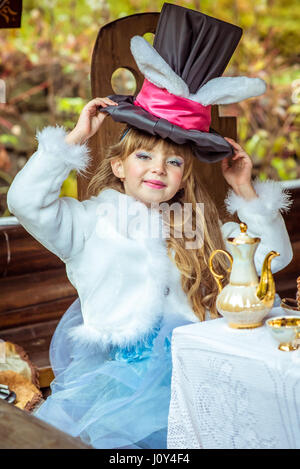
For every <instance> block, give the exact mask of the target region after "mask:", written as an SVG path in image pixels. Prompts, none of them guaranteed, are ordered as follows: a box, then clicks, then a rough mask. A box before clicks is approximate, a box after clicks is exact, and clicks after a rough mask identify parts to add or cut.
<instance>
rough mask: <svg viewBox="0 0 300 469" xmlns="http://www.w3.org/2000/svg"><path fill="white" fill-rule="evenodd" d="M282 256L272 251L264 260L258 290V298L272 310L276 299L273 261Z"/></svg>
mask: <svg viewBox="0 0 300 469" xmlns="http://www.w3.org/2000/svg"><path fill="white" fill-rule="evenodd" d="M277 256H280V254H279V253H278V252H276V251H270V252H269V253H268V254H267V255H266V257H265V260H264V263H263V266H262V271H261V277H260V282H259V285H258V287H257V290H256V295H257V297H258V298H259V299H260V300H261V301H262V302H263V303H264V304H265V305H266V306H269V307H270V308H271V307H272V306H273V303H274V298H275V293H276V290H275V282H274V278H273V275H272V272H271V261H272V259H274V257H277Z"/></svg>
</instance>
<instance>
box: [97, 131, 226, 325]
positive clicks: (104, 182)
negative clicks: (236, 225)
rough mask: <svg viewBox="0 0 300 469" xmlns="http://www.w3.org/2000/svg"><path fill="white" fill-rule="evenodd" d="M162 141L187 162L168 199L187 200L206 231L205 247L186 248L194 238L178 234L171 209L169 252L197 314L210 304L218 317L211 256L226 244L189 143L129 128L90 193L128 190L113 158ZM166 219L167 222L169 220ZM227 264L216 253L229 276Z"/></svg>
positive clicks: (109, 154)
mask: <svg viewBox="0 0 300 469" xmlns="http://www.w3.org/2000/svg"><path fill="white" fill-rule="evenodd" d="M159 143H162V144H163V149H164V151H165V152H168V151H169V152H175V153H176V154H178V155H181V156H183V157H184V162H185V164H184V172H183V177H182V185H183V189H181V190H179V191H178V192H177V194H175V196H174V197H173V198H172V199H171V200H170V201H168V202H167V203H168V204H169V205H172V204H173V203H175V202H178V203H179V204H181V205H182V206H183V204H186V203H189V204H191V205H190V207H192V211H191V213H192V229H193V231H194V232H195V230H196V231H197V232H198V230H199V229H200V228H201V229H202V231H201V232H202V233H203V236H202V238H203V244H202V247H201V248H197V249H186V247H185V246H186V242H191V239H190V238H187V237H186V236H185V233H184V232H183V233H182V231H181V233H182V236H181V237H175V236H174V235H175V231H176V230H177V229H178V226H179V225H178V220H177V219H176V222H175V219H174V213H173V212H169V215H170V217H169V222H168V225H169V227H170V228H169V229H170V236H169V238H167V239H166V243H167V253H168V256H169V257H170V259H171V260H172V262H174V263H175V265H176V266H177V268H178V269H179V271H180V272H181V285H182V288H183V291H184V292H185V293H186V295H187V298H188V301H189V303H190V306H191V307H192V309H193V311H194V313H195V315H196V316H197V317H198V318H199V319H200V321H204V320H205V310H206V308H207V309H208V310H209V311H210V315H211V317H213V318H215V317H218V316H219V315H218V312H217V309H216V298H217V295H218V289H217V285H216V282H215V279H214V278H213V276H212V274H211V272H210V270H209V268H208V260H209V256H210V254H211V253H212V251H213V250H214V249H224V248H225V247H224V241H223V237H222V233H221V230H220V226H219V214H218V210H217V208H216V206H215V204H214V202H213V201H212V199H211V197H210V196H209V194H208V192H207V190H206V189H205V188H204V187H203V185H202V183H201V181H200V179H199V176H198V175H197V172H196V171H193V169H194V161H195V156H194V155H193V152H192V149H191V147H190V146H189V145H187V144H186V145H177V144H175V143H173V142H170V141H168V140H163V139H161V138H159V137H156V136H152V135H149V134H147V133H145V132H142V131H140V130H136V129H133V128H129V130H128V131H127V134H126V136H125V137H124V138H122V139H121V141H120V142H118V143H117V144H115V145H112V146H111V147H109V148H108V151H107V153H106V156H105V158H104V159H103V160H102V161H101V162H100V164H99V167H98V169H97V171H96V174H95V175H94V176H93V177H92V179H91V181H90V183H89V185H88V196H89V197H90V196H92V195H98V194H99V193H100V192H101V191H102V190H104V189H105V188H112V189H115V190H117V191H119V192H122V193H124V192H125V191H124V186H123V183H122V181H121V180H120V179H119V178H118V177H116V176H115V175H114V173H113V171H112V168H111V161H112V160H114V159H115V158H120V159H122V160H124V159H126V158H127V157H128V156H129V155H130V154H131V153H132V152H133V151H135V150H136V149H137V148H143V149H144V150H146V151H149V150H151V149H153V148H154V147H155V146H156V145H158V144H159ZM197 203H203V204H204V212H202V211H201V210H200V208H199V205H197ZM197 217H198V218H197ZM196 219H197V221H198V220H199V219H200V220H201V221H202V226H201V227H199V226H198V227H197V226H196V225H197V224H196V223H195V221H196ZM165 222H166V223H167V221H166V220H165ZM181 226H182V225H181ZM196 236H197V233H196ZM198 239H199V238H198ZM227 268H228V264H227V262H226V260H225V259H224V258H223V256H216V257H215V260H214V269H215V270H216V271H217V272H218V273H219V274H222V275H224V278H225V279H227V278H228V272H227Z"/></svg>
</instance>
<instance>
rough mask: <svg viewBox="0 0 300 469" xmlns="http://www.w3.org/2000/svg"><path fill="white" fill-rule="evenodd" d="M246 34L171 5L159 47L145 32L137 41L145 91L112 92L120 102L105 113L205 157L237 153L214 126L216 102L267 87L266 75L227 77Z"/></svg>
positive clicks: (134, 42) (233, 99) (163, 17)
mask: <svg viewBox="0 0 300 469" xmlns="http://www.w3.org/2000/svg"><path fill="white" fill-rule="evenodd" d="M241 36H242V29H241V28H239V27H238V26H235V25H233V24H230V23H227V22H225V21H221V20H219V19H217V18H213V17H211V16H207V15H205V14H203V13H201V12H199V11H194V10H190V9H188V8H184V7H180V6H178V5H172V4H170V3H165V4H164V5H163V8H162V11H161V13H160V16H159V21H158V25H157V29H156V34H155V39H154V44H153V47H152V46H151V45H150V44H149V43H148V42H147V41H146V40H145V39H143V38H142V37H140V36H134V37H133V38H132V39H131V52H132V54H133V56H134V58H135V61H136V63H137V65H138V67H139V69H140V71H141V72H142V73H143V75H144V76H145V80H144V83H143V86H142V89H141V91H140V93H139V94H138V95H137V96H136V97H134V96H128V95H110V96H109V98H110V99H112V100H113V101H115V102H117V103H118V106H107V107H105V108H101V111H102V112H107V113H109V114H110V115H111V117H112V119H113V120H115V121H116V122H125V123H127V124H129V126H132V127H135V128H137V129H140V130H143V131H146V132H148V133H149V134H151V135H157V136H159V137H161V138H164V139H170V140H171V141H173V142H175V143H177V144H185V143H189V144H191V146H192V148H193V152H194V154H195V156H196V157H197V158H198V159H199V160H200V161H205V162H209V163H214V162H216V161H220V160H222V159H223V158H225V157H227V156H231V155H232V154H233V147H232V146H231V145H230V144H229V143H228V142H227V141H226V140H225V139H224V138H223V137H222V136H221V135H219V134H218V133H217V132H216V131H215V130H213V129H212V128H211V127H210V121H211V105H212V104H229V103H234V102H239V101H241V100H243V99H247V98H249V97H251V96H258V95H260V94H263V93H264V92H265V89H266V84H265V82H264V80H262V79H260V78H248V77H221V75H222V73H223V72H224V70H225V68H226V66H227V65H228V62H229V61H230V58H231V57H232V54H233V52H234V50H235V49H236V47H237V45H238V43H239V41H240V38H241Z"/></svg>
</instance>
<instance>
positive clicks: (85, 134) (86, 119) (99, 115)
mask: <svg viewBox="0 0 300 469" xmlns="http://www.w3.org/2000/svg"><path fill="white" fill-rule="evenodd" d="M117 105H118V103H116V102H115V101H112V100H111V99H109V98H95V99H92V100H91V101H90V102H88V103H87V104H86V105H85V106H84V108H83V109H82V111H81V113H80V116H79V119H78V122H77V124H76V126H75V128H74V129H73V130H72V132H71V134H72V135H73V136H74V137H75V139H76V140H78V141H80V142H81V143H84V142H85V141H86V140H88V139H89V138H91V137H92V136H93V135H94V134H95V133H96V132H97V130H98V129H99V127H100V126H101V124H102V122H103V121H104V119H105V117H106V116H107V114H106V113H105V112H100V111H99V109H98V108H99V107H107V106H117ZM71 134H69V135H70V138H69V139H68V140H70V141H71V140H73V138H72V137H71Z"/></svg>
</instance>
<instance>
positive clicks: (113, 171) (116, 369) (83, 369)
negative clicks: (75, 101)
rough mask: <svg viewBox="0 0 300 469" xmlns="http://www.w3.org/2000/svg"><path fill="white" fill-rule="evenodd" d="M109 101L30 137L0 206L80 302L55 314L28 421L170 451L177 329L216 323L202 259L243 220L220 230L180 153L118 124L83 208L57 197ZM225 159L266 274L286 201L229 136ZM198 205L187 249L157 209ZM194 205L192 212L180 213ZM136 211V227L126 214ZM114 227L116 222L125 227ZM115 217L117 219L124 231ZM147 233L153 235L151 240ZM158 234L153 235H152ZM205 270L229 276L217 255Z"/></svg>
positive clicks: (279, 261) (286, 252) (94, 441)
mask: <svg viewBox="0 0 300 469" xmlns="http://www.w3.org/2000/svg"><path fill="white" fill-rule="evenodd" d="M107 106H118V104H117V103H115V102H113V101H112V100H111V99H109V98H96V99H93V100H92V101H90V102H89V103H88V104H87V105H86V106H85V107H84V108H83V110H82V112H81V114H80V117H79V120H78V123H77V125H76V127H75V128H74V130H73V131H71V132H70V133H69V134H67V133H66V131H65V130H64V129H63V128H62V127H59V126H56V127H46V128H45V129H43V130H42V131H41V132H38V133H37V139H38V142H39V146H38V149H37V151H36V152H35V153H34V154H33V155H32V157H31V158H30V159H29V161H28V162H27V164H26V165H25V166H24V168H23V169H22V170H21V171H20V172H19V173H18V174H17V176H16V177H15V179H14V182H13V184H12V185H11V187H10V190H9V192H8V199H7V200H8V206H9V209H10V211H11V212H12V213H13V214H14V215H15V216H16V217H17V218H18V219H19V221H20V223H21V224H22V225H23V226H24V227H25V229H26V230H27V231H28V232H29V233H31V234H32V236H34V237H35V238H36V239H37V240H38V241H40V242H41V243H42V244H43V245H44V246H45V247H46V248H47V249H49V250H50V251H52V252H53V253H55V254H56V255H57V256H59V257H60V258H61V259H62V260H63V261H64V262H65V264H66V270H67V275H68V278H69V280H70V282H71V283H72V284H73V285H74V287H75V288H76V289H77V291H78V296H79V298H78V299H77V300H76V301H75V302H74V303H73V304H72V305H71V307H70V308H69V309H68V311H67V312H66V313H65V314H64V316H63V317H62V318H61V320H60V322H59V324H58V327H57V329H56V331H55V334H54V336H53V339H52V343H51V348H50V360H51V365H52V368H53V371H54V374H55V379H54V380H53V382H52V383H51V391H52V394H51V395H50V396H49V397H48V398H47V400H46V401H45V402H44V403H43V404H42V405H41V407H40V408H39V409H38V410H37V412H36V413H35V415H36V416H37V417H38V418H41V419H43V420H45V421H47V422H49V423H50V424H52V425H54V426H56V427H57V428H59V429H61V430H63V431H65V432H67V433H70V434H71V435H73V436H79V437H80V438H81V439H82V440H83V441H84V442H86V443H88V444H90V445H92V446H93V447H95V448H166V447H167V444H166V438H167V420H168V409H169V401H170V386H171V373H172V361H171V347H170V343H171V335H172V330H173V329H174V327H178V326H182V325H185V324H190V323H192V322H194V323H198V322H199V321H203V320H205V319H209V318H216V317H217V311H216V307H215V301H216V296H217V294H218V291H217V288H216V285H215V281H214V279H213V277H212V275H211V274H210V271H209V269H208V259H209V256H210V253H211V252H212V251H213V250H214V249H216V248H224V247H225V246H224V240H225V238H227V237H228V236H235V235H237V234H238V233H239V225H238V224H237V223H233V222H229V223H225V224H223V225H222V223H221V221H220V220H219V216H218V211H217V209H216V207H215V205H214V203H213V202H212V200H211V198H210V196H209V194H208V193H207V192H206V190H205V189H204V187H202V185H201V182H200V181H199V178H198V177H197V175H196V173H195V172H194V171H193V164H194V161H195V157H194V155H193V152H192V149H191V147H190V146H188V145H176V144H174V143H171V142H170V141H169V140H163V139H161V138H158V137H155V136H151V135H149V134H147V133H145V132H142V131H139V130H137V129H134V128H128V129H127V131H126V133H125V134H124V135H123V137H122V138H121V140H120V142H119V143H117V144H116V145H115V146H113V147H111V148H110V149H109V151H108V153H107V156H106V158H105V159H104V161H103V162H102V163H101V164H100V166H99V169H98V171H97V172H96V174H95V175H94V177H93V178H92V180H91V182H90V185H89V190H90V193H91V194H93V195H92V196H91V197H90V198H89V199H88V200H85V201H83V202H79V201H78V200H75V199H73V198H68V197H62V198H60V197H59V194H60V189H61V185H62V183H63V181H64V180H65V179H66V177H67V175H68V173H69V172H70V170H71V169H74V168H75V169H77V170H78V171H80V172H83V171H84V170H85V169H86V168H87V166H88V147H87V141H88V139H89V138H90V137H91V136H92V135H94V134H95V133H96V132H97V131H98V129H99V127H100V126H101V124H102V122H103V119H104V118H105V115H106V114H104V113H103V112H99V107H100V108H102V109H105V108H106V107H107ZM227 140H228V141H229V142H230V143H231V144H232V145H233V147H234V153H235V154H234V156H233V158H232V164H231V165H229V158H225V159H224V160H223V163H222V170H223V175H224V177H225V179H226V181H227V182H228V183H229V184H230V186H231V187H232V191H231V192H230V193H229V196H228V198H227V201H226V204H227V207H228V209H229V210H230V211H231V213H233V212H234V211H236V210H237V213H238V215H239V218H240V219H241V220H242V221H244V222H245V223H247V225H248V232H249V233H250V234H251V235H253V236H259V237H260V238H261V243H260V244H259V247H258V249H257V252H256V256H255V263H256V268H257V270H258V272H260V268H261V266H262V261H263V258H264V256H265V254H266V253H267V252H269V251H270V250H272V249H274V250H276V251H278V252H279V253H280V257H277V258H275V259H274V260H273V263H272V271H273V272H277V271H278V270H280V269H282V268H284V267H285V266H286V265H287V264H288V263H289V262H290V260H291V258H292V249H291V245H290V241H289V237H288V234H287V231H286V228H285V224H284V221H283V219H282V217H281V215H280V213H279V210H281V209H286V208H287V207H288V205H289V201H288V197H287V195H286V194H285V193H284V192H282V190H281V188H280V186H279V185H277V184H276V183H275V182H272V181H267V182H266V183H261V182H256V183H255V184H254V186H253V185H252V183H251V168H252V163H251V159H250V157H249V156H248V155H247V154H246V153H245V151H244V150H243V149H242V148H241V147H240V145H239V144H237V143H236V142H235V141H234V140H232V139H229V138H228V139H227ZM174 202H177V203H178V204H180V206H182V207H184V205H185V204H192V218H193V220H194V221H195V217H196V215H197V210H198V209H197V205H196V204H197V203H199V202H201V203H204V218H200V220H201V229H203V232H204V236H203V245H202V246H200V247H197V248H196V249H188V248H187V245H186V242H187V241H190V239H188V236H186V235H185V233H184V232H183V234H182V236H181V237H175V236H174V217H170V236H169V237H165V234H166V232H165V231H164V230H161V231H159V230H156V231H155V230H152V231H151V229H150V228H149V227H153V226H154V223H152V224H148V221H149V220H150V218H151V220H152V222H153V220H154V222H158V225H157V226H158V227H164V226H165V218H164V216H163V215H164V214H165V213H166V210H159V209H158V204H161V205H163V203H164V204H167V206H169V205H171V204H172V203H174ZM190 206H191V205H189V207H190ZM138 211H140V212H141V213H142V215H143V216H142V218H141V217H140V218H139V222H140V223H134V222H135V221H136V213H137V212H138ZM121 219H122V220H121ZM121 221H122V223H121ZM154 231H155V236H154ZM157 233H159V235H158V236H157ZM217 263H219V265H218V266H215V267H216V268H217V269H218V270H219V271H220V273H224V274H226V269H227V268H228V265H227V263H226V260H224V259H223V258H222V256H220V257H219V258H218V259H216V264H217Z"/></svg>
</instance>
